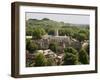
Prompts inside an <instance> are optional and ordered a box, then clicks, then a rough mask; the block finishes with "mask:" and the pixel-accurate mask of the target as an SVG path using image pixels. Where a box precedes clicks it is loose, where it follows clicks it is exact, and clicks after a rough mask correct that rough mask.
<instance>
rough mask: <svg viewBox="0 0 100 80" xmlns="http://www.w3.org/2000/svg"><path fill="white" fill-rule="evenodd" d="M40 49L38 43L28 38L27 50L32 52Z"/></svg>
mask: <svg viewBox="0 0 100 80" xmlns="http://www.w3.org/2000/svg"><path fill="white" fill-rule="evenodd" d="M37 49H38V46H37V44H36V43H34V42H32V41H31V40H30V39H26V50H28V51H29V52H30V53H33V52H34V51H36V50H37Z"/></svg>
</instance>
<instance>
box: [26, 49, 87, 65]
mask: <svg viewBox="0 0 100 80" xmlns="http://www.w3.org/2000/svg"><path fill="white" fill-rule="evenodd" d="M62 62H63V63H62V65H77V64H89V55H88V53H87V52H86V50H85V49H83V48H82V49H81V50H80V51H79V52H78V51H77V50H75V49H74V48H72V47H67V48H65V50H64V58H63V60H62ZM27 65H28V66H53V65H57V62H56V61H55V59H54V58H53V57H52V56H49V57H48V58H46V56H45V55H44V54H43V53H36V55H35V61H34V64H33V63H32V61H29V62H27Z"/></svg>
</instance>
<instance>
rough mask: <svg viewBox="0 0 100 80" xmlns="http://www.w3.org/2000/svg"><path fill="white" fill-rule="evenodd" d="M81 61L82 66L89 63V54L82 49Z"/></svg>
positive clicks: (80, 53)
mask: <svg viewBox="0 0 100 80" xmlns="http://www.w3.org/2000/svg"><path fill="white" fill-rule="evenodd" d="M79 61H80V62H81V63H82V64H88V63H89V58H88V54H87V52H86V51H85V50H84V49H81V50H80V52H79Z"/></svg>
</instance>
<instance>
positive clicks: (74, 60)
mask: <svg viewBox="0 0 100 80" xmlns="http://www.w3.org/2000/svg"><path fill="white" fill-rule="evenodd" d="M76 64H78V53H77V51H76V50H75V49H74V48H72V47H68V48H66V49H65V55H64V65H76Z"/></svg>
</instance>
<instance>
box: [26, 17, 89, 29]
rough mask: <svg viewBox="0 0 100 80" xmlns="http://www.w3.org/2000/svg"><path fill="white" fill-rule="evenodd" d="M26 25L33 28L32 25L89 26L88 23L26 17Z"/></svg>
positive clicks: (46, 26)
mask: <svg viewBox="0 0 100 80" xmlns="http://www.w3.org/2000/svg"><path fill="white" fill-rule="evenodd" d="M26 27H31V28H34V27H43V28H62V27H63V28H64V27H65V28H66V27H83V28H89V25H84V24H72V23H64V22H57V21H54V20H50V19H48V18H43V19H41V20H38V19H28V20H27V21H26Z"/></svg>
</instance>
